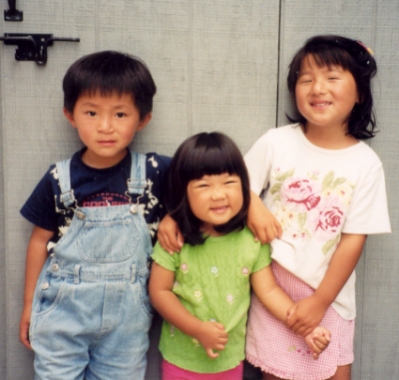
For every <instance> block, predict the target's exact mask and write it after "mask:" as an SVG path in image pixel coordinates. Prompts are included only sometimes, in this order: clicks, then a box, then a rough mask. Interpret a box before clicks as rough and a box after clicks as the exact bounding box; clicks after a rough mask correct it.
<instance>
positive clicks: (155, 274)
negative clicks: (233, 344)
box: [149, 262, 228, 359]
mask: <svg viewBox="0 0 399 380" xmlns="http://www.w3.org/2000/svg"><path fill="white" fill-rule="evenodd" d="M174 280H175V274H174V272H172V271H170V270H168V269H165V268H163V267H162V266H160V265H159V264H157V263H156V262H154V263H153V264H152V268H151V276H150V284H149V291H150V298H151V303H152V305H153V306H154V308H155V309H156V310H157V311H158V312H159V313H160V314H161V316H162V317H163V318H164V319H165V320H166V321H168V322H169V323H171V324H172V325H173V326H175V327H176V328H178V329H179V330H180V331H182V332H183V333H184V334H186V335H189V336H191V337H193V338H195V339H197V340H198V341H199V342H200V343H201V345H202V346H203V347H204V348H205V351H206V353H207V354H208V356H209V357H210V358H212V359H213V358H216V357H218V356H219V354H218V353H215V352H213V350H218V351H222V350H224V347H225V346H226V344H227V341H228V339H227V338H228V337H227V333H226V331H225V330H224V326H223V324H221V323H218V322H210V321H209V322H208V321H206V322H203V321H201V320H199V319H198V318H197V317H195V316H194V315H192V314H191V313H190V312H189V311H188V310H187V309H186V308H185V307H184V306H183V304H182V303H181V302H180V301H179V299H178V298H177V297H176V295H175V294H174V293H173V292H172V288H173V283H174Z"/></svg>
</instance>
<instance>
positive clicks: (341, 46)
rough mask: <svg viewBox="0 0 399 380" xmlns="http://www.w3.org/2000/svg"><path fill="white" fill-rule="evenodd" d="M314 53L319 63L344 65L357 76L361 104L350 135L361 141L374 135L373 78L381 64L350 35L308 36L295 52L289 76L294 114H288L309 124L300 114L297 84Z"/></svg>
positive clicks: (350, 123) (354, 113) (353, 116)
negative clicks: (296, 93)
mask: <svg viewBox="0 0 399 380" xmlns="http://www.w3.org/2000/svg"><path fill="white" fill-rule="evenodd" d="M309 55H311V56H312V57H313V58H314V60H315V61H316V63H317V65H319V66H320V67H321V66H328V67H330V66H341V67H342V68H343V69H344V70H348V71H349V72H350V73H351V74H352V76H353V78H354V79H355V82H356V86H357V91H358V95H359V103H356V104H355V107H354V108H353V110H352V113H351V115H350V116H349V119H348V134H350V135H352V136H353V137H355V138H357V139H359V140H365V139H368V138H371V137H374V135H375V132H374V129H375V127H376V120H375V115H374V112H373V109H372V108H373V96H372V94H371V78H373V77H374V75H375V74H376V72H377V64H376V62H375V60H374V58H373V56H372V54H371V51H370V50H369V49H368V48H367V47H366V46H365V45H363V44H362V43H361V42H360V41H355V40H352V39H349V38H346V37H341V36H334V35H327V36H315V37H312V38H310V39H308V40H307V41H306V43H305V45H304V46H303V47H302V48H301V49H300V50H299V51H298V52H297V53H296V54H295V56H294V58H293V59H292V61H291V63H290V65H289V73H288V77H287V84H288V90H289V92H290V94H291V97H292V99H293V101H294V112H295V115H294V116H293V117H291V116H289V115H287V117H288V119H289V120H290V121H291V122H294V123H301V124H303V125H304V126H306V119H305V118H304V117H303V116H302V115H301V114H300V113H299V111H298V108H297V106H296V100H295V86H296V82H297V79H298V74H299V72H300V70H301V64H302V62H303V60H304V59H305V58H306V57H308V56H309Z"/></svg>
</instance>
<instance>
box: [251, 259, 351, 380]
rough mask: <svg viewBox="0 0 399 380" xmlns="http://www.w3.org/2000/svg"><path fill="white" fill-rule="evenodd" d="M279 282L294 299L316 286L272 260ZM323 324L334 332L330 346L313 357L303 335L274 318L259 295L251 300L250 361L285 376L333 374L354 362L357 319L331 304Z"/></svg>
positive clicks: (315, 378) (304, 379)
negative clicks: (345, 317)
mask: <svg viewBox="0 0 399 380" xmlns="http://www.w3.org/2000/svg"><path fill="white" fill-rule="evenodd" d="M272 268H273V273H274V275H275V277H276V281H277V283H278V284H279V285H280V286H281V287H282V288H283V289H284V290H285V291H286V292H287V294H288V295H289V296H290V297H291V298H292V299H293V300H294V301H295V302H297V301H299V300H300V299H302V298H305V297H308V296H310V295H311V294H313V292H314V290H313V289H312V288H311V287H310V286H308V285H307V284H305V283H304V282H303V281H301V280H300V279H298V278H297V277H296V276H294V275H293V274H291V273H290V272H288V271H287V270H285V269H284V268H283V267H281V266H280V265H279V264H277V263H276V262H273V263H272ZM320 326H323V327H325V328H327V329H328V330H330V332H331V342H330V344H329V346H328V348H327V349H326V350H325V351H324V352H323V353H322V354H321V355H320V357H319V359H318V360H314V359H313V357H312V353H311V352H310V350H309V349H308V347H307V345H306V343H305V341H304V339H303V338H302V337H300V336H297V335H295V334H294V333H292V332H291V331H290V330H289V329H288V328H287V327H286V326H285V325H284V323H282V322H280V321H279V320H277V319H276V318H274V317H273V316H272V315H271V314H269V312H268V311H267V310H266V309H265V308H264V307H263V306H262V304H261V303H260V302H259V301H258V299H257V298H256V297H254V296H253V298H252V300H251V308H250V313H249V320H248V331H247V342H246V344H247V346H246V355H247V359H248V361H249V362H250V363H252V364H253V365H255V366H256V367H260V368H261V370H262V371H263V372H266V373H271V374H273V375H274V376H277V377H281V378H282V379H298V380H322V379H328V378H330V377H331V376H333V375H334V373H335V372H336V370H337V367H338V366H342V365H346V364H350V363H352V362H353V336H354V326H355V325H354V321H353V320H352V321H347V320H345V319H343V318H342V317H341V316H340V315H339V314H337V312H336V311H335V310H334V309H333V308H332V307H331V306H330V307H329V308H328V309H327V312H326V314H325V316H324V318H323V319H322V321H321V323H320Z"/></svg>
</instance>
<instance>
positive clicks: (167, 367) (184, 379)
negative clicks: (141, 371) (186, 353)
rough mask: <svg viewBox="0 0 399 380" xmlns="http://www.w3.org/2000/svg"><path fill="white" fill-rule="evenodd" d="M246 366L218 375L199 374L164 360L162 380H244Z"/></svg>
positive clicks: (241, 365) (239, 366)
mask: <svg viewBox="0 0 399 380" xmlns="http://www.w3.org/2000/svg"><path fill="white" fill-rule="evenodd" d="M243 368H244V364H243V362H241V363H240V364H239V365H238V366H237V367H235V368H232V369H229V370H228V371H223V372H218V373H198V372H191V371H188V370H186V369H183V368H180V367H176V366H175V365H173V364H171V363H169V362H167V361H166V360H162V380H242V374H243Z"/></svg>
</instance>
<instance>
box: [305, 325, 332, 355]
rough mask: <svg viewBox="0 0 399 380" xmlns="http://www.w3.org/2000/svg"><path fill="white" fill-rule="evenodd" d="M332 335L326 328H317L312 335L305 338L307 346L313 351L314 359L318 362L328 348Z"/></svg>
mask: <svg viewBox="0 0 399 380" xmlns="http://www.w3.org/2000/svg"><path fill="white" fill-rule="evenodd" d="M330 340H331V333H330V331H329V330H327V329H325V328H324V327H321V326H318V327H316V328H315V329H314V330H313V332H312V333H310V334H309V335H307V336H306V337H305V341H306V344H307V345H308V347H309V348H310V349H311V350H312V353H313V359H315V360H317V359H318V358H319V355H320V354H321V353H322V352H323V351H324V350H325V349H326V348H327V347H328V345H329V344H330Z"/></svg>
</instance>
